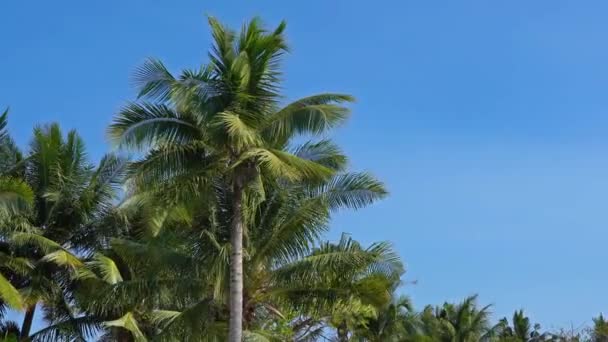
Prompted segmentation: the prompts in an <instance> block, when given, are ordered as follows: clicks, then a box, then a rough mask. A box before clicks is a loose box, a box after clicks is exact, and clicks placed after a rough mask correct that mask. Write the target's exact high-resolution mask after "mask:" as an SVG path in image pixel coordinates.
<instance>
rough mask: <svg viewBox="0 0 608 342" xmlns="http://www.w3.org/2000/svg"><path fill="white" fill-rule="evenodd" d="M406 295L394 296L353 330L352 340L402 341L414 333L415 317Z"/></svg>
mask: <svg viewBox="0 0 608 342" xmlns="http://www.w3.org/2000/svg"><path fill="white" fill-rule="evenodd" d="M413 310H414V308H413V306H412V302H411V300H410V299H409V298H408V297H404V296H398V297H395V298H394V299H393V300H392V301H391V302H390V303H389V304H388V305H385V306H383V307H381V308H379V310H378V312H377V313H376V315H375V316H374V317H371V318H369V319H367V320H366V321H365V322H364V324H362V325H361V326H360V327H357V329H355V332H354V336H353V340H354V341H369V342H382V341H387V342H390V341H395V342H396V341H404V340H408V338H410V337H411V336H412V335H414V334H415V330H416V328H417V319H416V318H417V317H416V315H415V314H414V311H413Z"/></svg>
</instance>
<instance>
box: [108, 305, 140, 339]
mask: <svg viewBox="0 0 608 342" xmlns="http://www.w3.org/2000/svg"><path fill="white" fill-rule="evenodd" d="M104 325H105V326H108V327H118V328H122V329H125V330H128V331H129V332H131V335H133V338H134V339H135V341H136V342H145V341H147V339H146V337H145V335H144V333H143V332H142V331H141V330H140V328H139V324H138V323H137V320H136V319H135V317H134V316H133V313H131V312H127V313H126V314H125V315H124V316H122V317H120V318H118V319H115V320H113V321H107V322H104Z"/></svg>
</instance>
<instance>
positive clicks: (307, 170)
mask: <svg viewBox="0 0 608 342" xmlns="http://www.w3.org/2000/svg"><path fill="white" fill-rule="evenodd" d="M209 24H210V26H211V31H212V35H213V39H214V46H213V48H212V49H211V51H210V53H209V62H208V64H207V65H204V66H202V67H201V68H200V69H198V70H186V71H184V72H183V73H182V74H181V75H180V76H179V77H174V76H173V75H171V73H170V72H169V71H167V69H166V68H165V67H164V65H163V64H162V63H161V62H159V61H157V60H150V61H148V62H147V63H145V64H144V65H143V66H142V67H141V68H140V69H139V70H138V72H137V73H136V80H137V81H138V84H139V85H140V98H142V99H147V100H148V101H142V102H139V103H133V104H130V105H128V106H127V107H126V108H125V109H124V110H122V111H121V112H120V113H119V114H118V116H117V117H116V119H115V120H114V123H113V124H112V125H111V127H110V130H109V131H110V136H111V137H112V138H113V140H114V141H115V142H116V143H118V144H119V145H121V146H126V147H131V148H136V149H145V150H148V151H149V153H148V155H147V156H146V157H145V158H144V159H143V160H142V161H141V162H139V163H137V164H135V168H134V177H133V179H134V181H135V182H136V183H139V184H145V183H149V184H152V185H157V184H159V183H160V182H167V181H184V179H188V180H189V181H190V182H191V183H197V184H198V185H207V186H208V187H211V185H212V184H213V181H211V180H221V181H222V182H224V183H225V184H227V185H228V189H229V191H230V192H231V196H230V198H231V207H232V208H231V212H232V221H231V234H230V236H231V243H230V245H231V246H230V247H231V249H230V267H231V269H230V277H231V282H230V284H231V285H230V329H229V341H231V342H237V341H238V342H240V341H241V340H242V327H243V234H244V231H246V229H247V228H248V227H245V226H244V217H243V215H244V211H245V210H246V208H244V204H245V202H246V201H247V200H248V199H254V198H255V199H258V200H262V199H263V198H264V194H263V193H261V192H260V189H262V188H263V186H262V184H263V182H264V181H268V180H269V179H276V178H283V179H288V180H298V181H318V180H323V179H327V178H328V177H330V176H331V175H332V174H333V173H334V170H332V168H330V167H327V166H324V165H321V164H319V163H317V162H315V160H314V159H313V158H308V159H304V158H301V157H298V156H297V155H295V154H294V153H290V152H289V148H288V146H289V143H290V142H291V141H292V140H293V138H295V137H296V136H299V135H310V134H312V135H319V134H324V133H326V132H327V131H328V130H329V129H331V128H332V127H335V126H336V125H338V124H340V123H342V122H343V121H344V120H345V119H346V117H347V116H348V109H347V108H345V107H343V106H341V105H340V104H341V103H343V102H350V101H352V100H353V99H352V97H350V96H348V95H342V94H321V95H314V96H310V97H307V98H303V99H301V100H298V101H295V102H293V103H291V104H289V105H287V106H284V107H282V108H281V107H279V102H280V100H281V94H280V92H279V90H280V76H281V70H280V62H281V59H282V57H283V55H284V54H285V52H286V51H287V44H286V42H285V37H284V34H283V32H284V30H285V23H281V24H280V25H279V26H278V27H277V28H276V29H275V30H273V31H267V30H265V29H264V28H263V27H262V25H261V23H260V20H259V19H257V18H256V19H253V20H251V21H250V22H249V23H247V24H246V25H244V26H243V28H242V30H241V32H240V34H238V35H237V34H235V33H234V32H233V31H232V30H230V29H228V28H226V27H224V26H223V25H222V24H220V23H219V22H218V21H217V20H215V19H213V18H210V19H209Z"/></svg>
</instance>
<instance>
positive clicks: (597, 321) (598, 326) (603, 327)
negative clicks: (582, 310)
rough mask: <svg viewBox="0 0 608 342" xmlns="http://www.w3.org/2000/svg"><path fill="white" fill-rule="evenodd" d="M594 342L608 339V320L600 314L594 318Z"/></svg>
mask: <svg viewBox="0 0 608 342" xmlns="http://www.w3.org/2000/svg"><path fill="white" fill-rule="evenodd" d="M591 340H592V342H607V341H608V321H607V320H606V319H605V318H604V315H602V314H600V315H599V316H598V317H596V318H594V319H593V330H592V331H591Z"/></svg>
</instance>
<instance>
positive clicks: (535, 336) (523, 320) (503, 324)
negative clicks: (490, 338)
mask: <svg viewBox="0 0 608 342" xmlns="http://www.w3.org/2000/svg"><path fill="white" fill-rule="evenodd" d="M512 322H513V326H509V321H508V320H507V318H506V317H505V318H502V319H501V320H500V321H499V322H498V324H497V325H496V326H495V327H494V331H495V335H497V337H498V338H499V340H500V341H504V342H510V341H511V342H528V341H538V340H539V339H540V338H541V337H542V335H541V334H540V332H539V330H540V325H538V324H535V325H534V327H532V325H531V323H530V318H528V317H527V316H526V315H525V314H524V311H523V310H519V311H515V312H514V313H513V319H512Z"/></svg>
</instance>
